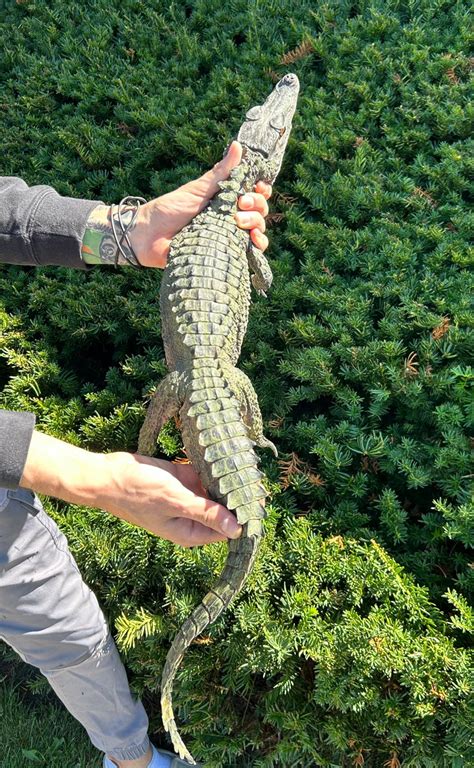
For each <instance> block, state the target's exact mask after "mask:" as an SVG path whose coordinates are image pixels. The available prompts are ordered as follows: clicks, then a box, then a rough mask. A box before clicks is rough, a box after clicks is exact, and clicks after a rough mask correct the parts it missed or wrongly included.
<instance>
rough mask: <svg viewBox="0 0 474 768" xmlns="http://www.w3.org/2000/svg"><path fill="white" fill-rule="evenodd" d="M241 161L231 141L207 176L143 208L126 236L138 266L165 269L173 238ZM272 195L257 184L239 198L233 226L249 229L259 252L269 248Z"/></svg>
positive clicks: (265, 186) (266, 187) (237, 146)
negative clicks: (267, 222) (268, 218)
mask: <svg viewBox="0 0 474 768" xmlns="http://www.w3.org/2000/svg"><path fill="white" fill-rule="evenodd" d="M241 159H242V145H241V144H240V143H239V142H238V141H233V142H232V144H231V146H230V148H229V151H228V153H227V155H226V156H225V157H224V158H223V159H222V160H221V161H220V162H219V163H216V165H215V166H214V167H213V168H212V169H211V170H210V171H207V173H205V174H203V175H202V176H200V177H199V178H198V179H195V180H194V181H190V182H188V183H187V184H183V185H182V186H181V187H178V189H176V190H174V191H173V192H168V193H167V194H165V195H161V197H157V198H155V199H154V200H150V202H148V203H146V204H145V205H142V206H141V207H140V209H139V211H138V214H137V221H136V225H135V227H134V228H133V231H132V232H131V233H130V234H129V237H130V242H131V245H132V248H133V250H134V252H135V254H136V256H137V258H138V260H139V262H140V263H141V264H143V266H146V267H161V268H163V267H165V266H166V260H167V258H168V253H169V247H170V243H171V240H172V238H173V237H174V236H175V235H176V234H177V233H178V232H179V231H180V230H181V229H182V228H183V227H184V226H186V224H188V223H189V222H190V221H191V220H192V219H193V218H194V217H195V216H196V215H197V214H198V213H200V211H202V210H203V208H205V207H206V205H207V203H208V202H209V200H211V199H212V198H213V197H214V195H215V194H216V192H218V191H219V186H218V182H219V181H224V180H225V179H227V178H228V176H229V173H230V172H231V170H232V169H233V168H235V166H237V165H238V164H239V163H240V161H241ZM271 193H272V188H271V185H270V184H266V183H265V182H263V181H259V182H257V184H256V187H255V192H252V193H247V194H246V195H242V196H241V197H240V198H239V200H238V206H239V208H240V209H242V210H241V211H238V212H237V213H236V215H235V220H236V224H237V225H238V226H239V227H241V228H242V229H248V230H250V237H251V239H252V242H253V243H254V245H255V246H256V247H257V248H260V249H261V250H262V251H264V250H265V249H266V247H267V246H268V238H267V236H266V235H264V234H263V233H264V232H265V219H264V217H265V216H266V215H267V214H268V204H267V200H268V199H269V197H270V195H271Z"/></svg>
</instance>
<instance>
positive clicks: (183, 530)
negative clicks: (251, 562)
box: [100, 453, 242, 547]
mask: <svg viewBox="0 0 474 768" xmlns="http://www.w3.org/2000/svg"><path fill="white" fill-rule="evenodd" d="M104 458H105V459H106V462H107V464H108V466H109V473H110V475H111V477H112V478H113V481H112V482H111V483H110V484H109V486H108V488H106V489H105V494H104V497H103V499H102V504H101V505H100V506H101V507H102V509H105V510H106V511H107V512H110V513H111V514H112V515H115V516H116V517H119V518H121V519H122V520H126V521H127V522H129V523H132V524H133V525H138V526H140V527H141V528H145V529H146V530H147V531H150V532H151V533H154V534H155V535H156V536H161V537H162V538H164V539H168V540H169V541H173V542H174V543H175V544H180V545H181V546H182V547H195V546H200V545H203V544H210V543H211V542H214V541H226V540H227V539H228V538H238V537H239V536H240V533H241V531H242V528H241V526H240V525H239V524H238V523H237V520H236V518H235V516H234V515H233V514H232V512H230V511H229V510H228V509H226V507H224V506H222V505H221V504H218V503H217V502H215V501H212V500H211V499H210V498H209V497H208V496H207V495H206V491H205V490H204V488H203V486H202V484H201V481H200V480H199V477H198V475H197V473H196V471H195V470H194V469H193V467H192V466H191V464H179V463H172V462H170V461H164V460H161V459H153V458H150V457H149V456H142V455H140V454H130V453H110V454H106V455H105V457H104ZM226 526H227V528H226Z"/></svg>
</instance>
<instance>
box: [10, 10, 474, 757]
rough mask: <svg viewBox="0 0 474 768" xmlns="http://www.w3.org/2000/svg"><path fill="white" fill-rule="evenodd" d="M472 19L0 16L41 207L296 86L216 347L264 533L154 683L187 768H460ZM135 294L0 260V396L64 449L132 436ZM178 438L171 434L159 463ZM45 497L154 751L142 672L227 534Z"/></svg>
mask: <svg viewBox="0 0 474 768" xmlns="http://www.w3.org/2000/svg"><path fill="white" fill-rule="evenodd" d="M468 10H469V9H468V4H467V3H465V2H463V1H460V0H458V1H457V2H452V0H450V2H447V1H445V0H436V2H433V1H432V0H430V2H428V0H418V1H417V2H401V1H399V0H389V1H388V2H381V1H380V0H373V2H369V1H368V0H367V1H364V0H362V1H361V2H358V3H355V2H348V1H346V0H329V1H328V2H326V3H324V4H321V5H319V6H317V5H315V4H313V3H310V2H308V0H302V1H301V2H299V3H297V4H291V3H286V2H283V0H263V1H262V2H260V3H254V4H248V3H246V2H244V0H233V1H232V2H231V3H230V4H229V3H228V4H226V5H223V4H222V3H216V2H213V1H211V0H188V1H187V2H184V1H183V0H182V1H181V2H175V3H172V4H170V5H169V7H168V5H167V4H165V3H160V2H157V1H156V0H155V2H140V0H124V1H123V2H122V3H121V4H120V6H117V7H115V6H113V5H111V4H110V3H109V2H106V0H96V1H95V2H94V3H89V4H84V3H70V4H68V5H67V6H66V5H64V3H61V2H59V0H53V2H48V3H46V2H44V0H37V1H36V2H34V1H33V0H31V2H30V0H26V2H25V1H23V2H21V3H20V2H18V3H17V4H16V5H13V4H10V5H8V6H7V7H5V10H4V14H3V20H2V22H1V28H2V42H1V43H0V46H1V69H2V72H3V73H4V75H3V77H4V85H3V95H2V100H1V103H0V108H1V109H2V114H3V120H2V121H1V123H0V136H1V139H2V145H3V147H4V163H3V173H4V174H9V175H19V176H22V177H23V178H25V180H26V181H27V182H28V183H30V184H41V183H42V184H52V185H53V186H55V188H56V189H57V190H58V191H59V192H60V193H61V194H65V195H71V196H74V197H86V198H92V199H101V200H103V201H104V202H117V201H118V200H119V199H121V198H122V197H123V196H124V195H125V194H140V195H144V196H146V197H148V198H149V197H152V196H156V195H158V194H161V193H164V192H166V191H169V190H171V189H173V188H175V187H176V186H178V185H179V184H181V183H183V182H184V181H187V180H189V179H190V178H192V177H194V176H197V175H199V174H200V173H202V172H203V171H205V170H207V169H208V168H209V167H211V166H212V165H213V164H214V163H215V162H216V161H217V160H218V159H219V152H220V149H222V150H224V148H225V146H226V145H227V143H228V141H229V139H230V138H231V136H232V135H234V134H235V132H236V130H237V129H238V127H239V125H240V123H241V121H242V118H243V115H244V113H245V110H246V109H247V108H248V106H249V105H251V104H255V103H258V102H259V101H260V100H261V99H263V98H264V97H265V96H266V95H267V93H268V92H269V90H270V89H271V87H272V80H275V79H276V78H278V77H280V76H281V75H283V74H284V73H285V72H287V71H295V72H296V73H297V74H298V76H299V77H300V80H301V85H302V87H301V96H300V101H299V105H298V110H297V113H296V116H295V126H294V129H293V134H292V136H291V137H290V143H289V148H288V152H287V155H286V157H285V162H284V166H283V170H282V173H281V175H280V177H279V178H278V182H277V185H276V188H275V191H274V195H273V197H272V205H271V207H272V213H273V214H274V218H273V221H271V220H270V222H269V224H270V248H269V257H270V260H271V264H272V268H273V271H274V276H275V279H274V283H273V286H272V290H271V292H270V294H269V297H268V299H267V300H262V299H260V298H257V297H254V303H253V307H252V311H251V318H250V323H249V328H248V332H247V336H246V339H245V344H244V348H243V352H242V356H241V360H240V367H241V368H242V369H243V370H244V371H245V372H246V373H247V374H248V375H249V376H250V378H251V379H252V381H253V382H254V384H255V387H256V390H257V392H258V395H259V399H260V403H261V406H262V411H263V414H264V418H265V422H266V433H267V434H268V436H269V437H270V439H272V440H273V441H274V442H275V443H276V444H277V446H278V448H279V451H280V457H281V460H280V462H277V461H276V460H275V459H273V458H272V457H271V456H270V457H269V456H268V455H264V456H262V467H263V469H264V470H265V472H266V474H267V477H268V482H269V486H270V488H271V491H272V495H271V500H270V503H269V505H268V509H269V518H268V525H267V531H268V533H267V537H266V539H265V541H264V544H263V548H262V552H261V556H260V558H259V560H258V563H257V565H256V568H255V570H254V573H253V574H252V576H251V578H250V580H249V583H248V585H247V586H246V588H245V590H244V592H243V593H242V594H241V596H240V597H239V598H238V599H237V600H236V601H235V603H234V604H233V606H232V608H231V609H230V610H229V611H227V613H226V614H225V615H224V616H222V617H221V618H220V619H219V620H218V621H217V622H216V623H215V625H213V626H212V627H210V629H209V632H208V633H207V635H206V636H205V637H202V638H200V639H199V640H198V641H197V642H196V643H195V644H194V645H193V646H192V648H191V649H190V650H189V652H188V654H187V656H186V658H185V661H184V664H183V666H182V669H181V671H180V673H179V675H178V679H177V681H176V689H175V707H176V712H177V720H178V723H179V726H180V730H181V731H182V733H183V735H184V736H185V738H186V741H187V743H188V745H189V747H190V748H191V750H192V751H193V753H194V754H195V755H196V756H197V757H200V758H203V759H204V758H205V759H206V765H209V766H210V768H224V767H225V766H236V767H237V766H238V767H239V768H240V767H241V766H244V765H245V766H247V765H248V766H253V768H270V766H282V768H288V767H289V766H292V767H293V766H295V768H296V767H297V766H308V768H309V766H361V765H365V766H373V767H374V768H378V767H379V766H382V765H384V766H389V768H397V766H399V765H400V764H401V765H402V766H403V767H404V768H408V767H412V768H420V767H421V768H431V767H432V766H440V767H443V768H445V767H446V768H447V767H448V766H449V767H450V768H465V767H467V766H470V765H474V743H473V738H472V733H473V730H474V728H473V725H474V717H473V700H472V668H473V664H472V650H471V645H470V641H471V637H472V628H473V623H474V620H473V611H472V594H473V574H474V571H473V569H472V562H471V561H472V553H471V550H470V547H471V545H472V538H473V529H474V507H473V503H472V491H471V487H470V480H471V479H472V469H471V466H472V464H471V463H470V448H471V446H470V442H469V427H470V426H471V425H472V388H471V384H472V379H473V372H472V366H471V365H470V362H471V360H472V357H471V356H472V351H473V333H472V317H473V313H472V303H471V302H470V295H471V294H472V286H473V281H472V272H469V266H470V263H472V250H470V249H469V240H470V236H472V223H473V218H472V211H471V209H470V208H469V207H468V199H469V197H468V196H469V191H470V173H472V157H473V155H472V140H471V139H470V127H471V125H472V102H471V103H470V102H469V95H470V90H469V88H470V73H471V70H472V59H470V58H469V55H468V53H469V43H470V40H469V29H470V28H469V15H468ZM216 147H217V148H218V149H217V151H216ZM219 148H220V149H219ZM470 260H471V261H470ZM159 281H160V274H159V273H157V272H154V271H153V270H149V271H147V272H144V273H137V272H135V271H128V270H127V269H121V270H119V271H117V272H115V271H114V270H109V269H106V268H98V269H96V270H93V271H90V272H89V273H87V274H84V273H80V272H73V271H71V270H65V269H56V268H42V269H36V270H33V269H30V268H23V269H19V268H15V267H8V266H4V267H2V269H1V272H0V291H1V295H2V303H1V308H0V323H1V324H0V328H1V329H2V343H1V349H2V352H1V357H0V381H1V383H2V385H3V394H2V396H1V399H0V403H1V405H2V406H3V407H8V408H16V409H29V410H33V411H34V412H35V413H36V414H37V418H38V423H39V425H40V428H41V429H42V430H44V431H47V432H48V433H50V434H53V435H55V436H58V437H62V438H63V439H66V440H68V441H70V442H74V443H76V444H78V445H82V446H84V447H86V448H90V449H93V450H99V451H110V450H129V451H133V450H135V449H136V444H137V436H138V430H139V428H140V426H141V423H142V420H143V417H144V413H145V409H144V395H146V394H147V393H148V392H149V391H150V389H151V388H152V387H153V386H154V385H155V384H156V383H157V382H158V381H159V380H160V379H161V378H162V377H163V375H164V373H165V370H166V368H165V364H164V357H163V350H162V345H161V338H160V318H159V313H158V301H157V298H158V292H159ZM180 449H181V443H180V438H179V434H178V433H177V432H176V429H175V428H174V426H171V425H168V427H167V428H166V430H164V431H163V433H162V435H161V436H160V439H159V446H158V449H157V451H158V452H157V455H162V456H165V457H168V458H172V457H173V456H176V455H177V454H179V452H180ZM47 508H48V510H49V511H50V513H51V514H52V515H53V516H54V517H55V518H56V519H57V520H58V522H59V523H60V525H61V527H62V529H63V530H64V531H65V532H66V534H67V535H68V538H69V541H70V544H71V548H72V549H73V551H74V554H75V556H76V557H77V559H78V561H79V563H80V565H81V568H82V571H83V573H84V576H85V579H86V581H88V583H89V584H90V585H91V586H92V587H93V588H94V589H95V591H96V593H97V594H98V597H99V599H100V600H101V603H102V605H103V606H104V610H105V611H106V613H107V616H108V618H109V620H110V621H111V622H112V623H113V625H114V626H115V629H116V632H117V638H118V641H119V646H120V647H121V649H122V650H123V652H124V655H125V658H126V661H127V664H128V667H129V669H130V673H131V678H132V680H133V686H134V688H135V689H136V691H137V692H139V693H141V694H143V696H144V697H145V702H146V705H147V709H148V711H149V713H150V715H151V719H152V725H153V727H154V729H155V731H156V735H157V739H160V738H163V734H162V732H161V730H160V729H161V721H160V713H159V707H158V686H159V679H160V675H161V669H162V665H163V661H164V658H165V655H166V652H167V649H168V648H169V645H170V642H171V639H172V638H173V636H174V634H175V632H176V630H177V628H178V627H179V625H180V623H181V622H182V621H183V619H184V617H185V616H186V615H187V614H188V613H189V612H190V611H191V609H192V608H193V607H194V606H195V605H196V604H197V603H198V602H199V600H200V598H201V597H202V595H203V594H204V593H205V592H206V590H207V589H208V587H209V586H210V585H211V584H212V583H213V581H214V580H215V578H216V575H217V574H218V573H219V572H220V570H221V568H222V565H223V562H224V559H225V552H226V547H225V545H220V544H219V545H212V546H209V547H204V548H200V549H198V550H183V549H181V548H179V547H177V546H174V545H172V544H171V543H169V542H166V541H162V540H158V539H156V538H154V537H152V536H151V535H149V534H147V533H146V532H144V531H142V530H139V529H134V528H132V527H131V526H129V525H127V524H126V523H122V522H121V521H117V520H115V519H113V518H111V517H109V516H108V515H104V514H103V513H102V512H100V511H97V510H89V509H87V510H85V509H83V508H77V507H74V506H71V505H66V504H63V503H61V502H55V501H52V500H49V501H47Z"/></svg>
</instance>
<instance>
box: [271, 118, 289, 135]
mask: <svg viewBox="0 0 474 768" xmlns="http://www.w3.org/2000/svg"><path fill="white" fill-rule="evenodd" d="M270 125H271V127H272V128H274V129H275V130H276V131H278V133H279V134H280V136H283V134H284V133H285V130H286V128H285V118H284V116H283V115H275V117H271V118H270Z"/></svg>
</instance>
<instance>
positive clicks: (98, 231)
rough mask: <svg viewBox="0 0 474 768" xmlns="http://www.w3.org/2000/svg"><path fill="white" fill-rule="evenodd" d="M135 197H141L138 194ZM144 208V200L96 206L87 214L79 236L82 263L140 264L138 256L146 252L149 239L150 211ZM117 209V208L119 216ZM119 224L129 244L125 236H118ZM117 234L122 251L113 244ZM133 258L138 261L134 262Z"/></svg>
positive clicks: (119, 234)
mask: <svg viewBox="0 0 474 768" xmlns="http://www.w3.org/2000/svg"><path fill="white" fill-rule="evenodd" d="M133 199H135V198H133ZM136 199H137V200H141V199H142V198H136ZM137 208H138V210H137ZM144 208H146V204H145V205H138V206H137V205H126V204H123V205H122V204H121V205H120V206H117V205H115V206H113V205H98V206H96V207H95V208H94V209H93V210H92V211H91V212H90V214H89V218H88V219H87V223H86V228H85V231H84V236H83V238H82V248H81V255H82V259H83V260H84V261H85V262H86V264H106V265H112V266H113V265H115V264H117V265H118V266H126V265H130V264H131V265H132V266H140V264H141V260H140V257H141V256H144V255H145V254H146V249H147V244H148V240H149V232H148V223H149V218H150V212H149V210H144ZM119 209H120V211H121V213H120V216H119ZM112 217H113V221H112ZM122 224H123V225H124V226H125V227H126V228H127V234H128V238H129V242H130V246H129V244H128V242H127V240H126V239H125V238H123V237H121V236H122V234H123V229H122ZM114 230H115V235H114ZM117 237H118V238H119V240H120V243H121V248H122V251H121V250H120V248H119V247H118V245H117ZM137 259H138V262H139V264H138V265H137V264H136V260H137Z"/></svg>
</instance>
